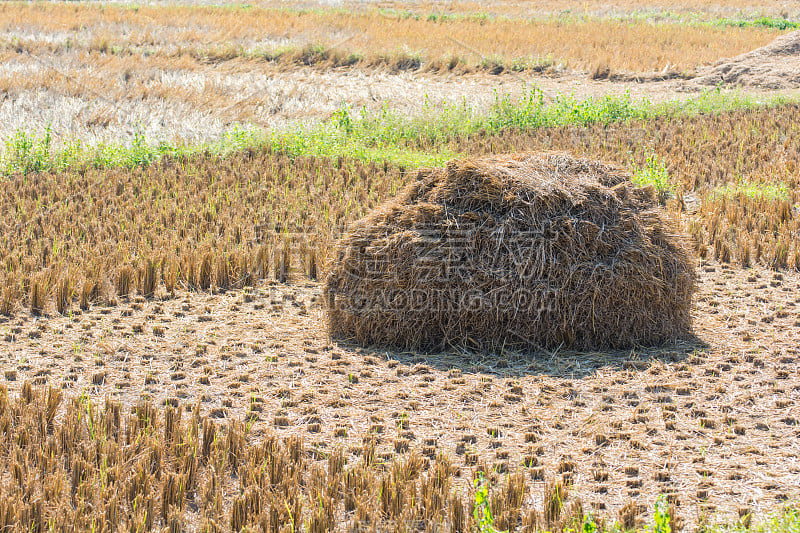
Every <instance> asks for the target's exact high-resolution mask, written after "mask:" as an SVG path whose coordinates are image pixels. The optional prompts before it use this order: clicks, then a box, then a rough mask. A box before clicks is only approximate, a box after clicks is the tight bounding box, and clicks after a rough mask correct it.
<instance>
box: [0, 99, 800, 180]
mask: <svg viewBox="0 0 800 533" xmlns="http://www.w3.org/2000/svg"><path fill="white" fill-rule="evenodd" d="M798 100H800V98H798V97H797V96H795V97H774V98H767V99H761V98H758V97H752V96H747V95H744V94H741V93H737V92H733V93H726V92H722V91H720V90H708V91H705V92H704V93H702V94H701V95H699V96H697V97H694V98H690V99H686V100H682V101H669V102H663V103H653V102H651V101H650V100H648V99H646V98H643V99H641V100H637V99H634V98H633V97H631V96H630V95H629V94H624V95H621V96H603V97H599V98H594V97H589V98H586V99H580V98H575V97H573V96H565V95H559V96H556V97H555V98H554V99H552V100H548V99H546V98H545V96H544V94H543V93H542V91H541V90H539V89H538V88H536V87H532V88H530V89H526V90H524V91H523V94H522V95H521V96H520V97H518V98H512V97H510V96H508V95H504V94H500V93H497V94H496V96H495V101H494V104H493V105H492V106H491V107H490V108H489V109H488V110H487V111H479V110H476V109H475V108H474V107H472V106H469V105H468V104H467V102H466V100H464V101H463V103H462V104H460V105H432V104H426V105H425V106H424V108H423V110H422V113H420V115H419V116H415V117H408V116H405V115H402V114H400V113H397V112H394V111H392V110H390V109H388V108H383V109H382V110H381V111H379V112H377V113H368V112H367V111H366V110H364V109H362V110H360V111H359V110H353V109H352V108H350V107H346V106H345V107H342V108H340V109H339V110H338V111H337V112H336V113H335V114H334V115H333V117H332V118H331V119H330V120H328V121H326V122H324V123H321V124H318V125H316V126H310V127H301V126H295V127H292V128H288V129H284V130H282V131H267V130H264V129H260V128H257V127H254V126H245V125H239V126H236V127H234V128H232V129H231V130H229V131H228V132H226V133H225V134H224V135H223V136H222V138H221V139H219V140H218V141H216V142H213V143H208V144H201V145H187V144H171V143H167V142H155V141H153V140H148V139H146V138H145V136H144V133H142V132H139V133H137V134H136V135H135V136H134V141H133V142H132V143H131V144H129V145H123V144H113V143H112V144H97V145H94V146H91V145H87V144H83V143H81V142H80V141H79V140H66V141H63V142H62V147H61V148H58V149H56V148H54V147H53V138H52V134H51V132H50V130H49V128H48V129H47V130H46V131H45V132H44V133H43V134H40V135H36V134H35V133H33V132H27V131H25V130H19V131H17V132H16V134H15V135H13V136H12V137H10V138H9V139H7V140H6V141H5V143H4V150H3V152H2V155H0V172H1V173H2V174H3V175H11V174H18V173H23V174H25V173H31V172H41V171H46V170H65V169H69V168H78V167H95V168H108V167H124V168H131V167H134V166H142V165H147V164H149V163H150V162H152V161H153V160H155V159H157V158H159V157H162V156H164V155H171V156H182V155H191V154H195V153H213V154H219V155H225V154H228V153H231V152H236V151H242V150H248V149H257V148H261V147H264V146H270V147H271V149H272V150H273V151H275V152H284V153H287V154H288V155H291V156H297V155H315V156H322V157H338V156H345V157H353V158H356V159H359V160H361V161H378V162H381V161H389V162H392V163H395V164H398V165H401V166H403V167H407V168H413V167H419V166H423V165H436V164H440V163H442V162H444V161H446V160H448V159H451V158H452V157H455V156H457V155H459V154H457V153H454V152H452V151H450V150H448V149H446V145H447V144H448V143H449V142H451V141H453V140H455V139H463V138H465V137H469V136H475V135H478V136H490V135H495V134H498V133H500V132H503V131H507V130H519V131H531V130H537V129H540V128H548V127H556V126H568V125H574V126H588V125H592V124H612V123H615V122H624V121H628V120H646V119H652V118H655V117H669V118H679V117H686V116H692V115H696V114H711V113H720V112H724V111H728V110H734V109H742V108H750V107H758V106H777V105H780V104H782V103H786V102H791V101H798ZM659 187H660V186H659Z"/></svg>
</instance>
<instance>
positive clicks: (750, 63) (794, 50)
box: [697, 31, 800, 89]
mask: <svg viewBox="0 0 800 533" xmlns="http://www.w3.org/2000/svg"><path fill="white" fill-rule="evenodd" d="M697 82H698V83H701V84H704V85H717V84H718V83H722V84H725V85H740V86H743V87H756V88H759V89H796V88H798V87H800V31H795V32H792V33H788V34H786V35H781V36H780V37H778V38H777V39H775V40H774V41H773V42H771V43H770V44H768V45H767V46H764V47H762V48H758V49H756V50H753V51H752V52H747V53H746V54H742V55H740V56H737V57H734V58H733V59H729V60H723V61H720V62H719V63H718V64H717V65H715V66H714V67H713V68H711V69H709V72H708V73H704V74H703V75H702V76H701V77H700V78H698V79H697Z"/></svg>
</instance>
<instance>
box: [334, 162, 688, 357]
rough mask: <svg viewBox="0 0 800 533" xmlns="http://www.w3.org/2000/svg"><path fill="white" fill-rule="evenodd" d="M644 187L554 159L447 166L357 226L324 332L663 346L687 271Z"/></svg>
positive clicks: (500, 344)
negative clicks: (327, 329) (327, 330)
mask: <svg viewBox="0 0 800 533" xmlns="http://www.w3.org/2000/svg"><path fill="white" fill-rule="evenodd" d="M687 250H688V248H687V247H686V246H685V243H684V241H683V239H682V238H681V237H680V236H678V235H676V234H675V233H674V228H673V225H672V224H671V223H670V222H669V221H668V220H667V219H666V217H665V216H664V214H663V212H662V210H661V209H660V208H659V207H658V205H657V203H656V202H655V199H654V194H653V191H652V189H650V188H638V187H636V186H634V185H633V184H632V183H631V181H630V179H629V178H628V176H627V175H626V174H624V173H622V172H620V171H619V170H617V169H615V168H613V167H610V166H607V165H604V164H602V163H598V162H594V161H589V160H585V159H575V158H573V157H570V156H568V155H566V154H561V153H549V152H546V153H529V154H514V155H503V156H490V157H485V158H480V159H467V160H461V161H453V162H451V163H449V164H448V165H447V166H446V167H445V168H437V169H423V170H419V171H418V173H417V176H416V180H415V181H414V182H413V183H412V184H411V185H409V186H408V187H406V188H405V189H404V190H403V191H401V193H400V194H399V195H398V196H397V197H396V198H394V199H393V200H391V201H389V202H388V203H386V204H384V205H382V206H380V207H378V208H377V209H376V210H375V211H373V212H372V213H371V214H369V215H368V216H366V217H365V218H363V219H361V220H359V221H357V222H356V223H355V224H353V226H352V227H351V228H350V231H349V233H348V234H347V235H346V236H345V237H343V238H342V240H341V241H340V243H339V246H338V249H337V252H336V257H335V258H334V260H333V263H332V265H331V270H330V273H329V275H328V279H327V282H326V286H325V293H326V301H327V307H328V327H329V331H330V334H331V336H333V337H334V338H339V339H350V340H355V341H357V342H360V343H363V344H367V345H374V344H377V345H388V346H392V347H395V348H399V349H418V350H441V349H447V348H462V349H468V350H488V351H498V350H515V351H530V350H539V349H548V348H554V347H557V346H564V347H570V348H575V349H592V350H597V349H604V348H624V347H630V346H633V345H652V344H660V343H663V342H667V341H670V340H673V339H675V338H677V337H680V336H682V335H684V334H686V333H688V331H689V329H690V305H691V297H692V292H693V290H694V281H695V273H694V263H693V260H692V258H691V256H690V254H689V252H688V251H687Z"/></svg>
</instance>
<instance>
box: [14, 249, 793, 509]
mask: <svg viewBox="0 0 800 533" xmlns="http://www.w3.org/2000/svg"><path fill="white" fill-rule="evenodd" d="M699 273H700V285H699V291H698V293H697V296H696V301H695V305H694V310H693V315H694V320H695V332H696V337H695V338H691V339H685V340H683V341H681V342H679V343H677V344H675V345H673V346H668V347H662V348H658V349H644V348H642V349H637V350H632V351H630V352H624V353H620V352H616V353H570V352H566V351H555V352H552V353H540V354H536V355H533V356H527V357H521V356H511V357H510V358H508V359H504V358H500V357H490V356H483V357H478V356H474V355H464V354H457V353H453V354H438V355H422V354H416V353H393V352H387V351H385V350H376V349H363V348H359V347H355V346H351V345H348V344H342V343H336V342H331V341H330V340H329V339H328V338H327V335H326V333H325V329H324V326H323V323H324V322H323V318H324V317H323V312H322V309H321V306H320V305H319V298H320V292H321V291H320V286H319V285H317V284H295V285H291V284H290V285H280V284H275V283H273V284H265V285H262V286H260V287H259V288H258V289H257V290H254V291H251V292H240V291H232V292H227V293H224V294H214V295H211V294H205V293H200V294H197V293H182V294H178V296H177V297H176V298H173V299H154V300H145V299H143V298H134V299H132V300H125V301H121V302H118V305H116V306H99V305H98V306H95V307H92V308H91V309H90V310H89V311H87V312H84V313H80V312H79V311H75V312H74V313H73V314H72V316H67V317H62V316H52V317H33V316H30V315H28V314H27V313H24V312H23V313H20V314H19V316H16V317H12V318H0V362H2V367H3V368H4V369H5V373H4V376H3V377H0V381H2V382H3V383H4V384H5V385H6V386H7V387H8V388H9V389H10V390H11V391H12V392H16V391H19V389H20V388H21V387H22V384H23V383H24V382H26V381H31V382H33V383H34V384H38V385H44V384H46V383H50V384H52V385H54V386H61V387H63V388H64V389H65V392H66V393H67V394H75V395H77V394H79V393H84V394H87V395H89V396H90V397H91V398H96V399H98V400H100V399H102V398H105V397H108V396H110V397H113V398H116V399H118V400H121V401H123V402H126V403H130V404H132V403H134V402H135V401H136V400H137V399H139V398H140V397H141V396H142V395H145V396H149V397H150V398H152V399H153V400H154V401H157V402H158V403H160V404H162V403H165V402H170V401H173V399H179V400H181V402H182V403H184V404H194V403H197V402H199V403H200V406H201V410H202V411H203V412H204V413H205V414H210V415H211V416H212V417H217V418H221V419H226V418H228V419H230V418H241V417H244V416H245V415H246V412H247V409H248V405H251V404H252V405H253V406H254V407H253V409H252V410H251V412H250V417H251V418H252V419H253V420H254V421H255V423H254V425H253V429H252V432H251V436H252V438H259V436H261V435H263V434H265V433H266V432H277V433H279V434H284V435H288V434H298V435H303V436H304V437H305V440H306V444H307V445H308V446H310V447H316V448H320V449H322V450H330V449H332V448H333V447H335V446H337V445H344V446H345V447H347V449H349V450H352V452H355V451H356V450H358V449H359V447H360V443H361V439H362V437H363V436H365V435H366V434H368V433H375V434H377V435H378V437H379V442H380V444H379V455H380V457H382V458H383V459H389V458H390V457H392V456H393V455H395V454H396V453H407V450H408V449H409V448H416V449H418V450H421V451H422V453H425V454H429V455H430V454H435V453H437V452H438V451H442V452H444V453H447V454H449V455H451V456H453V457H455V458H456V460H457V461H459V462H460V463H461V464H462V465H463V466H464V467H465V468H468V469H472V468H476V467H482V468H488V469H492V468H495V469H496V471H497V472H498V473H500V474H502V473H503V472H505V471H507V470H509V469H510V470H512V471H513V470H515V469H516V468H517V467H518V466H519V465H520V464H522V463H523V462H524V463H525V464H526V465H528V466H527V468H529V470H530V475H531V476H532V478H533V479H534V480H539V479H541V478H545V479H553V478H554V477H557V476H564V477H566V478H567V479H568V480H569V481H571V482H572V483H573V484H574V488H573V491H572V493H573V494H577V495H578V496H580V497H581V498H582V499H583V501H584V504H585V505H592V506H594V507H595V509H596V510H597V511H598V512H600V513H601V514H606V513H607V514H608V516H610V517H612V518H615V517H616V511H617V509H618V508H619V507H621V506H622V505H623V504H625V503H627V502H628V501H630V500H635V501H636V502H637V503H638V504H639V505H640V508H641V510H642V511H644V510H645V509H652V505H653V502H654V500H655V498H656V496H657V495H658V494H659V493H665V494H668V495H671V496H670V497H671V498H672V499H673V500H677V502H678V503H679V513H680V515H681V516H682V517H684V518H685V519H687V520H688V521H689V523H691V522H696V521H697V519H698V516H699V515H701V514H705V515H706V516H707V518H710V519H711V520H714V519H724V518H728V519H731V518H732V517H733V518H735V516H736V512H737V511H738V510H739V509H742V508H749V509H751V510H752V511H754V512H756V513H757V514H758V513H764V512H768V511H771V510H772V509H774V508H775V507H776V506H777V505H778V504H780V502H782V501H784V500H786V499H796V498H798V497H800V489H798V487H800V459H798V458H800V365H798V363H799V362H800V354H798V344H799V341H800V319H798V313H797V308H798V306H800V296H798V295H800V275H798V274H796V273H791V274H790V273H783V274H781V273H775V272H772V271H768V270H761V269H752V270H747V271H743V270H736V269H731V268H728V267H725V266H720V265H715V264H707V265H705V266H703V267H702V268H701V269H700V271H699ZM476 463H477V464H476ZM463 477H464V479H467V478H468V477H469V476H467V475H465V476H463ZM465 483H466V481H465ZM536 484H541V485H542V487H543V482H541V481H540V482H538V483H535V485H536ZM542 493H543V488H542V490H540V491H538V492H537V491H536V490H534V491H532V495H531V496H529V497H533V498H541V495H542ZM538 505H541V502H539V504H538Z"/></svg>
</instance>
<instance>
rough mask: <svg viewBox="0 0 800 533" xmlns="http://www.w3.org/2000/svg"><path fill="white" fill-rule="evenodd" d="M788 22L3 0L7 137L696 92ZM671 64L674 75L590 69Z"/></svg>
mask: <svg viewBox="0 0 800 533" xmlns="http://www.w3.org/2000/svg"><path fill="white" fill-rule="evenodd" d="M373 7H374V6H373ZM780 34H781V32H780V31H776V30H772V29H767V28H735V27H734V28H732V27H713V26H702V25H687V24H676V23H667V22H658V21H656V20H655V19H653V20H648V19H645V20H638V21H635V22H619V21H614V20H610V19H607V18H606V19H602V18H599V19H598V18H588V19H586V18H580V17H576V18H574V19H566V18H558V17H547V18H544V19H541V20H539V19H537V20H531V19H520V18H512V19H503V18H499V19H490V20H481V19H470V18H465V19H460V20H447V21H444V22H435V21H428V20H427V16H422V17H420V19H419V20H417V19H415V18H413V17H411V18H409V17H405V16H402V15H400V14H391V13H389V12H383V11H378V10H376V9H374V8H370V9H366V10H356V11H354V12H352V13H345V12H343V11H331V10H315V11H307V12H297V11H289V10H287V9H275V8H274V7H273V8H249V9H244V8H242V9H237V8H224V7H190V6H175V5H164V6H150V7H137V8H133V7H124V6H102V7H99V6H89V5H85V4H72V5H69V4H29V5H23V4H4V5H3V6H0V93H2V94H4V95H5V98H6V100H5V104H4V106H2V107H0V137H3V138H8V137H11V136H12V135H14V133H15V132H16V131H17V130H18V129H20V128H22V129H25V130H26V131H29V132H36V133H38V134H40V135H41V134H42V133H43V131H44V129H45V128H46V127H47V126H50V128H51V130H52V132H53V135H54V141H55V144H56V145H60V144H61V143H63V142H64V141H65V140H68V139H79V140H81V141H82V142H84V143H89V144H96V143H100V142H105V143H109V142H110V143H114V142H131V141H132V139H133V132H136V131H144V133H145V134H146V137H147V138H148V139H149V140H150V141H161V140H165V141H168V142H188V143H201V142H213V141H215V140H218V139H219V138H221V137H222V136H223V134H224V133H225V132H226V131H227V130H229V129H231V128H232V127H233V126H235V125H245V127H247V125H257V126H259V127H264V128H281V127H286V126H287V125H291V124H296V123H298V122H304V121H320V120H324V119H326V118H327V117H329V116H330V115H331V113H333V112H335V111H336V110H337V109H338V108H339V107H340V106H341V105H342V104H344V103H347V104H349V105H352V106H353V108H360V107H362V106H363V107H366V108H367V109H368V110H372V111H374V110H380V108H381V107H382V106H383V105H386V106H388V107H390V108H392V109H395V110H397V111H399V112H402V113H408V114H415V115H419V114H421V113H424V112H425V109H424V107H423V105H422V103H423V102H430V103H431V104H433V105H437V104H441V103H444V104H459V103H461V102H462V101H464V99H466V100H467V103H468V105H471V106H474V107H475V108H476V109H478V110H481V109H485V108H486V107H487V106H488V105H490V104H491V102H492V101H493V99H494V94H495V92H494V91H495V90H496V91H498V92H499V93H501V94H509V95H512V96H514V95H517V94H519V93H520V92H521V91H522V90H523V88H524V87H525V86H530V85H531V84H534V83H535V84H537V85H539V86H541V88H542V89H543V90H545V91H546V92H547V93H548V94H551V93H552V94H556V93H575V94H576V95H579V96H584V95H590V94H600V93H606V92H621V91H623V90H625V89H629V90H630V91H631V93H632V94H633V95H640V94H641V95H646V96H647V97H649V98H651V99H653V100H663V99H667V98H682V97H685V95H687V94H690V93H692V92H694V91H697V90H699V89H700V87H699V86H696V85H692V83H691V82H690V81H685V80H683V79H679V78H682V77H685V76H689V75H691V73H692V72H694V71H702V69H704V68H705V67H704V65H710V64H713V63H715V62H716V61H718V60H720V59H722V58H725V57H730V56H735V55H737V54H740V53H742V52H745V51H748V50H752V49H754V48H758V47H760V46H762V45H764V44H766V43H768V42H770V41H771V40H773V39H774V38H775V37H776V36H778V35H780ZM665 67H666V68H667V77H669V78H673V79H670V80H667V81H662V82H650V83H629V84H627V85H625V84H622V83H617V84H601V83H600V82H597V81H593V80H591V79H589V75H591V73H593V72H595V71H597V72H608V73H609V74H621V75H622V76H623V77H625V76H628V77H630V75H631V74H632V73H638V74H640V73H643V72H644V73H648V74H649V75H652V74H654V73H656V74H657V73H660V72H662V71H663V70H664V69H665ZM520 69H521V70H520ZM607 69H608V70H607ZM698 69H699V70H698ZM497 73H500V74H502V75H496V74H497ZM645 77H647V76H645Z"/></svg>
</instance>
